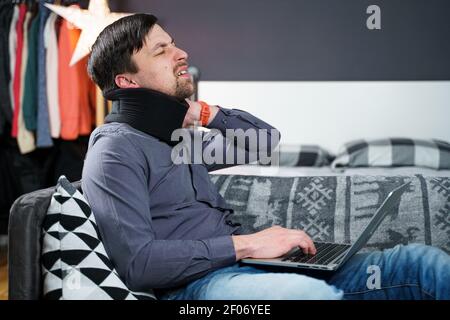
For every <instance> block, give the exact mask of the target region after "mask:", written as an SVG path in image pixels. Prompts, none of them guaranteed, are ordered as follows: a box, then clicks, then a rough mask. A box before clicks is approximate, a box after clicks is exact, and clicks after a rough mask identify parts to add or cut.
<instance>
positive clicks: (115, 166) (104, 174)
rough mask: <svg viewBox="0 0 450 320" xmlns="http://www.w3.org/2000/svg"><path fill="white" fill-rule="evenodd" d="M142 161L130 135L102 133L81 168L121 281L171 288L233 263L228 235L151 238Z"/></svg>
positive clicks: (134, 285)
mask: <svg viewBox="0 0 450 320" xmlns="http://www.w3.org/2000/svg"><path fill="white" fill-rule="evenodd" d="M145 163H146V162H145V158H144V156H143V154H141V153H140V151H138V149H137V148H135V147H134V146H133V143H132V140H131V139H129V141H128V140H127V139H122V138H118V137H114V139H113V138H111V137H103V138H101V139H99V140H98V141H97V142H96V143H95V144H94V145H93V146H91V148H90V150H89V152H88V155H87V158H86V160H85V164H84V168H83V177H82V188H83V192H84V195H85V196H86V199H87V200H88V203H89V204H90V205H91V208H92V211H93V212H94V214H95V218H96V219H97V223H98V226H99V229H100V234H101V236H102V240H103V243H104V245H105V249H106V251H107V253H108V255H109V256H110V258H111V259H112V261H113V263H114V265H115V267H116V269H117V271H118V273H119V275H120V276H121V279H123V280H124V282H125V283H126V285H127V286H128V287H129V288H130V289H131V290H135V291H145V290H148V289H151V288H169V287H176V286H179V285H183V284H186V283H188V282H190V281H192V280H194V279H197V278H200V277H202V276H203V275H205V274H206V273H208V272H209V271H211V270H213V269H216V268H220V267H224V266H228V265H231V264H233V263H235V261H236V256H235V250H234V245H233V241H232V238H231V236H220V237H216V238H210V239H202V240H159V239H156V238H155V230H154V226H153V224H152V214H151V211H150V205H151V204H150V200H149V198H150V197H149V190H148V177H149V172H148V170H149V169H148V168H147V167H146V165H145Z"/></svg>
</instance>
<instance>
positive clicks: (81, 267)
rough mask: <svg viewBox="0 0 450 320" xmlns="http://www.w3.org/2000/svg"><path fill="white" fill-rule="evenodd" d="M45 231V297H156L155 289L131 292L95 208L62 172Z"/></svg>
mask: <svg viewBox="0 0 450 320" xmlns="http://www.w3.org/2000/svg"><path fill="white" fill-rule="evenodd" d="M42 232H43V243H42V273H43V296H44V298H45V299H64V300H79V299H82V300H141V299H156V298H155V295H154V294H153V292H150V293H142V292H139V293H137V292H132V291H130V290H129V289H128V288H127V287H126V286H125V284H124V283H123V281H122V280H121V279H120V278H119V276H118V274H117V271H116V270H115V269H114V267H113V265H112V263H111V261H110V259H109V258H108V255H107V254H106V252H105V248H104V246H103V243H102V242H101V238H100V233H99V232H98V228H97V223H96V221H95V217H94V215H93V214H92V211H91V208H90V207H89V205H88V203H87V201H86V200H85V199H84V197H83V195H82V194H81V193H80V192H79V191H78V190H77V189H76V188H75V187H74V186H73V185H72V184H71V183H70V182H69V181H68V180H67V179H66V177H64V176H61V177H60V178H59V179H58V184H57V186H56V190H55V192H54V194H53V196H52V199H51V202H50V206H49V208H48V210H47V216H46V218H45V220H44V224H43V228H42Z"/></svg>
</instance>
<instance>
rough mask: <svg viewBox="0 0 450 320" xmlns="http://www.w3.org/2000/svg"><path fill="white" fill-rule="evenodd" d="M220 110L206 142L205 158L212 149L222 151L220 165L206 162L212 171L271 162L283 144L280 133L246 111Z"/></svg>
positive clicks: (204, 147)
mask: <svg viewBox="0 0 450 320" xmlns="http://www.w3.org/2000/svg"><path fill="white" fill-rule="evenodd" d="M218 108H219V111H218V112H217V114H216V116H215V118H214V119H213V121H211V123H210V124H209V125H208V128H209V129H212V131H211V132H210V133H208V135H209V137H206V138H205V139H204V142H203V150H206V151H205V154H210V153H211V152H209V151H208V149H209V150H212V149H216V150H219V149H222V153H221V156H220V157H219V158H220V159H219V160H220V161H218V162H216V163H212V161H205V165H206V167H207V169H208V171H213V170H218V169H223V168H226V167H231V166H235V165H238V164H247V163H251V162H255V161H258V160H261V159H262V158H264V161H266V162H267V161H269V160H270V158H271V157H272V152H273V151H274V150H275V148H276V147H277V145H278V144H279V141H280V138H281V135H280V132H279V131H278V130H277V129H276V128H275V127H273V126H271V125H270V124H268V123H267V122H265V121H263V120H261V119H259V118H257V117H255V116H254V115H252V114H250V113H248V112H246V111H243V110H239V109H228V108H223V107H218ZM230 134H231V135H230ZM217 158H218V157H215V159H217Z"/></svg>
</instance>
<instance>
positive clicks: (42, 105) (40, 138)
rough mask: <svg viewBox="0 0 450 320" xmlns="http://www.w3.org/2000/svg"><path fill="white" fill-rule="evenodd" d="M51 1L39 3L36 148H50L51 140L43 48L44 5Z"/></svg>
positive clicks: (46, 15)
mask: <svg viewBox="0 0 450 320" xmlns="http://www.w3.org/2000/svg"><path fill="white" fill-rule="evenodd" d="M53 2H54V1H53V0H46V1H40V2H39V11H40V15H39V19H40V20H39V21H40V22H39V39H38V110H37V132H36V145H37V146H38V147H42V148H45V147H51V146H53V140H52V137H51V135H50V122H49V115H48V102H47V77H46V54H45V46H44V27H45V23H46V22H47V18H48V16H49V15H50V10H49V9H47V7H46V6H44V3H53Z"/></svg>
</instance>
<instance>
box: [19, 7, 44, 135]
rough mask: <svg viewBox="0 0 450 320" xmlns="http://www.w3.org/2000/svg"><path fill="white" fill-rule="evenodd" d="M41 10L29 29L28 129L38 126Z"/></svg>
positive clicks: (31, 129)
mask: <svg viewBox="0 0 450 320" xmlns="http://www.w3.org/2000/svg"><path fill="white" fill-rule="evenodd" d="M39 23H40V11H39V10H38V12H37V15H36V16H35V17H34V19H33V21H32V22H31V26H30V30H29V31H28V59H27V70H26V72H25V95H24V98H23V99H24V103H23V105H22V109H23V118H24V121H25V127H26V128H27V130H30V131H35V130H36V128H37V124H36V122H37V108H38V99H37V90H38V86H37V82H38V70H37V62H38V37H39Z"/></svg>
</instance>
